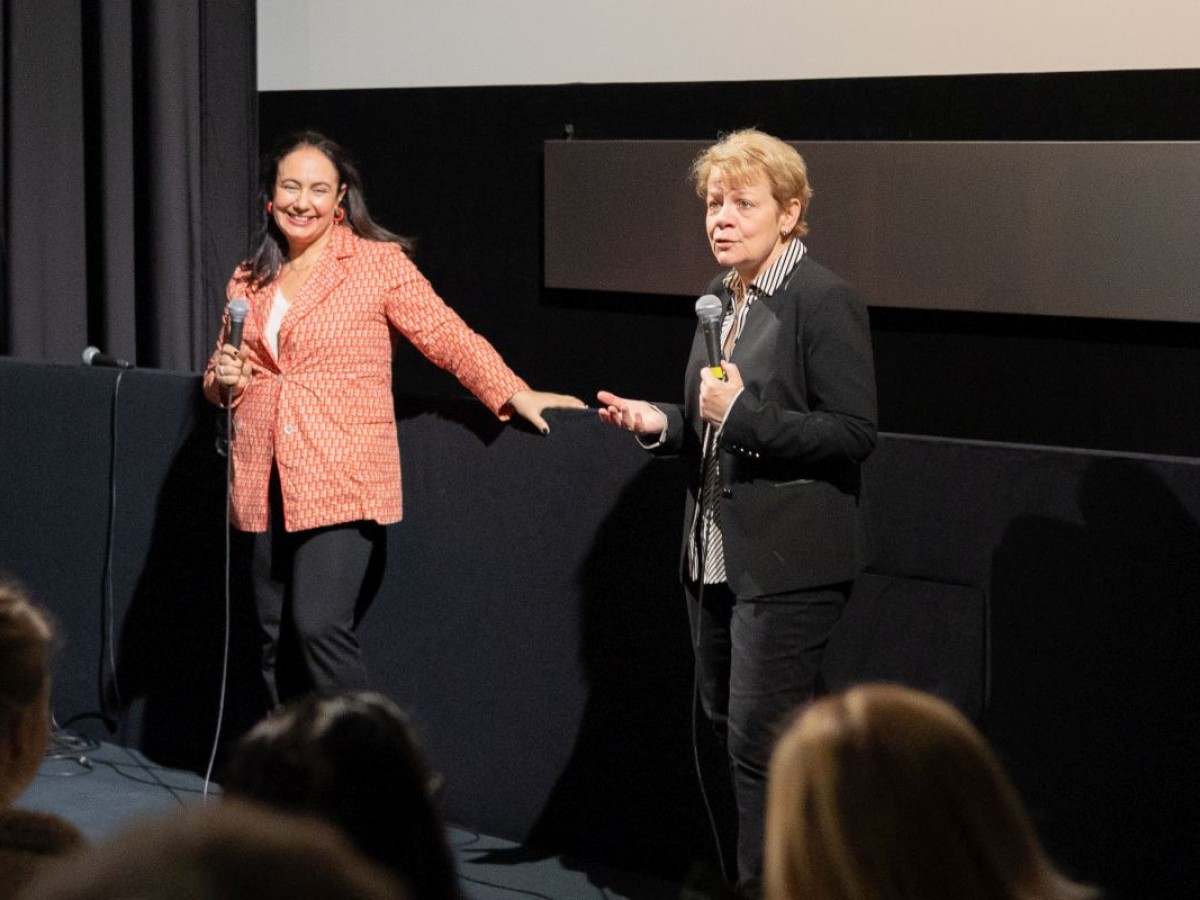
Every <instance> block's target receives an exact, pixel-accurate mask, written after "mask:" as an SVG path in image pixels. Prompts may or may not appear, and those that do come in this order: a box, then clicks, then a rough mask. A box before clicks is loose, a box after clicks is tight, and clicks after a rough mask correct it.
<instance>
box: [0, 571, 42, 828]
mask: <svg viewBox="0 0 1200 900" xmlns="http://www.w3.org/2000/svg"><path fill="white" fill-rule="evenodd" d="M53 640H54V629H53V628H52V626H51V624H50V621H49V617H48V616H47V615H46V614H45V613H44V612H42V611H41V610H39V609H38V608H37V607H36V606H34V605H33V604H31V603H30V602H29V598H28V596H27V595H26V593H25V591H24V589H23V588H21V587H20V585H18V584H16V583H15V582H10V581H3V582H0V809H2V808H5V807H7V806H9V805H10V804H11V803H12V802H13V800H15V799H16V798H17V797H18V796H20V794H21V792H22V791H24V790H25V788H26V787H28V786H29V782H31V781H32V780H33V777H34V776H35V775H36V774H37V770H38V766H39V765H40V763H41V761H42V756H43V755H44V754H45V752H46V746H47V744H48V743H49V741H50V665H51V661H50V657H51V644H52V642H53Z"/></svg>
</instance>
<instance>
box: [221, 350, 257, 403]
mask: <svg viewBox="0 0 1200 900" xmlns="http://www.w3.org/2000/svg"><path fill="white" fill-rule="evenodd" d="M252 371H253V370H252V369H251V366H250V360H248V359H246V358H245V357H244V356H242V355H241V354H240V353H239V352H238V348H237V347H235V346H233V344H225V345H224V346H222V347H221V352H220V353H218V354H217V360H216V363H215V364H214V365H213V378H214V379H215V380H216V382H217V384H219V385H221V386H222V387H224V388H227V389H229V390H230V392H231V393H232V395H233V396H235V397H236V396H237V395H238V394H240V393H241V392H242V391H244V390H245V389H246V385H248V384H249V383H250V375H251V372H252Z"/></svg>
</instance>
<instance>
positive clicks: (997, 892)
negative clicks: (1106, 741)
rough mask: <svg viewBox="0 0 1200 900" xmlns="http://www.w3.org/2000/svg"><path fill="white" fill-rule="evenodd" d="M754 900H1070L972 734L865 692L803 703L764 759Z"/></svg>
mask: <svg viewBox="0 0 1200 900" xmlns="http://www.w3.org/2000/svg"><path fill="white" fill-rule="evenodd" d="M765 882H766V896H767V900H799V898H807V897H821V898H823V900H861V898H872V900H900V898H906V900H907V898H917V897H972V898H977V900H1016V898H1022V900H1068V898H1071V900H1079V898H1088V897H1094V896H1095V892H1094V891H1093V890H1092V889H1090V888H1085V887H1082V886H1080V885H1077V884H1075V883H1073V882H1071V881H1068V880H1067V879H1066V878H1065V877H1063V876H1062V875H1061V874H1059V873H1058V872H1057V871H1056V870H1055V869H1054V867H1053V865H1052V864H1051V863H1050V861H1049V859H1048V858H1047V857H1046V854H1045V851H1044V850H1043V849H1042V846H1041V843H1040V842H1039V840H1038V838H1037V834H1036V833H1035V831H1034V829H1033V825H1032V823H1031V822H1030V820H1029V817H1028V815H1027V814H1026V812H1025V810H1024V808H1023V806H1022V805H1021V802H1020V799H1019V798H1018V796H1017V793H1016V790H1015V789H1014V788H1013V787H1012V784H1011V783H1010V782H1009V780H1008V777H1007V776H1006V775H1005V774H1004V771H1003V769H1002V767H1001V765H1000V762H999V760H998V759H997V758H996V756H995V754H994V753H993V752H992V750H991V749H990V748H989V747H988V744H987V742H986V741H985V740H984V738H983V736H982V735H981V734H980V733H979V732H978V731H977V730H976V729H975V727H974V726H972V725H971V723H970V722H968V721H967V719H966V718H965V717H964V716H963V715H962V714H961V713H959V712H958V711H957V710H956V709H954V708H953V707H952V706H950V705H949V704H948V703H945V702H943V701H941V700H939V699H937V698H936V697H932V696H929V695H927V694H922V693H921V692H919V691H914V690H911V689H909V688H903V687H899V686H895V685H864V686H860V687H855V688H852V689H850V690H848V691H846V692H845V693H843V694H838V695H834V696H831V697H825V698H823V699H821V700H818V701H816V702H814V703H813V704H812V705H811V706H810V707H808V709H807V710H806V711H805V712H804V713H803V714H802V715H801V716H800V717H799V718H798V719H797V720H796V721H795V723H794V724H793V725H792V726H791V727H790V728H789V729H788V730H787V732H786V733H785V734H784V735H783V737H782V738H781V739H780V741H779V743H778V745H777V746H776V748H775V752H774V754H773V757H772V760H771V768H770V774H769V782H768V797H767V826H766V846H765Z"/></svg>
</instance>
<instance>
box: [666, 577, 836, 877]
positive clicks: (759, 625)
mask: <svg viewBox="0 0 1200 900" xmlns="http://www.w3.org/2000/svg"><path fill="white" fill-rule="evenodd" d="M686 592H687V603H688V618H689V619H690V621H691V627H692V642H693V645H694V647H695V650H696V674H697V684H698V687H699V693H700V703H701V705H702V707H703V709H704V712H705V715H707V716H708V718H709V720H710V721H711V722H712V725H713V728H714V730H715V731H716V732H717V735H718V736H719V737H720V738H721V740H722V741H724V743H725V745H726V748H727V750H728V753H729V764H730V769H731V773H732V778H733V791H734V798H735V800H736V802H737V810H738V839H737V862H738V889H739V891H740V892H741V893H742V894H743V895H745V896H750V897H754V896H758V895H759V894H761V885H762V851H763V830H764V825H765V815H766V781H767V766H768V764H769V763H770V760H771V750H772V749H773V747H774V745H775V739H776V737H777V736H778V734H779V729H780V726H781V725H784V724H785V723H786V721H787V720H788V718H789V716H790V714H791V713H792V712H793V711H794V710H795V709H797V708H798V707H799V706H800V705H801V704H803V703H805V702H806V701H807V700H809V699H810V698H811V697H812V696H813V695H814V693H816V692H817V690H818V686H819V669H820V666H821V657H822V655H823V654H824V652H825V645H826V643H827V642H828V640H829V633H830V632H831V631H832V630H833V626H834V625H835V624H837V621H838V619H839V618H840V617H841V615H842V610H843V608H844V607H845V605H846V598H847V596H848V595H849V593H850V584H849V583H847V584H840V585H833V586H829V587H824V588H821V589H818V590H809V591H797V592H795V593H788V594H772V595H771V596H769V597H754V598H750V599H745V600H739V599H738V598H736V597H735V596H734V594H733V592H732V591H730V590H729V587H728V585H725V584H709V585H705V586H704V590H703V595H702V597H701V596H698V593H699V589H698V587H697V586H696V585H694V584H692V585H687V591H686Z"/></svg>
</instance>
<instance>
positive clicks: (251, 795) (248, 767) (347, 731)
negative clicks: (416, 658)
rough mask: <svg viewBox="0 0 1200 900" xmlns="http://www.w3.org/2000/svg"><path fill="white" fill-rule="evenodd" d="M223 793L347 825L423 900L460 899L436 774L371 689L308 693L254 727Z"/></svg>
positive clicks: (405, 726)
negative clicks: (438, 804) (436, 796)
mask: <svg viewBox="0 0 1200 900" xmlns="http://www.w3.org/2000/svg"><path fill="white" fill-rule="evenodd" d="M224 787H225V791H226V793H227V794H229V795H230V796H233V797H243V798H246V799H251V800H256V801H259V802H262V803H266V804H268V805H271V806H275V807H277V808H280V809H285V810H291V811H297V812H306V813H311V814H315V815H317V816H318V817H320V818H323V819H326V820H327V821H330V822H332V823H334V824H335V825H337V826H338V827H340V828H341V829H342V830H343V831H344V832H345V833H346V834H347V835H349V836H350V838H351V839H352V840H353V841H354V842H355V843H356V844H357V845H358V847H359V848H360V849H361V850H362V851H363V852H364V853H365V854H366V855H367V856H368V857H370V858H371V859H373V860H375V861H377V862H379V863H381V864H383V865H385V866H387V867H388V868H390V869H391V870H392V871H393V872H395V873H397V874H399V875H400V876H401V878H402V879H403V880H404V882H405V883H406V884H407V885H408V887H409V890H410V893H411V895H412V896H413V897H414V898H418V900H446V898H457V897H458V885H457V878H456V875H455V871H454V862H453V858H452V856H451V854H450V850H449V847H448V846H447V843H446V835H445V828H444V825H443V823H442V820H441V816H440V815H439V813H438V811H437V807H436V805H435V802H434V797H433V792H434V787H435V785H434V780H433V776H432V774H431V772H430V770H429V766H428V764H427V763H426V761H425V757H424V754H423V752H422V750H421V747H420V745H419V743H418V741H417V739H416V736H415V733H414V731H413V728H412V726H411V724H410V723H409V721H408V718H407V716H405V714H404V713H403V712H402V711H401V710H400V709H399V707H397V706H396V705H395V704H394V703H393V702H392V701H391V700H389V699H388V698H386V697H384V696H383V695H381V694H375V693H369V692H355V693H342V694H334V695H330V696H318V695H310V696H307V697H303V698H301V699H299V700H297V701H295V702H294V703H291V704H289V705H287V706H285V707H283V708H282V709H281V710H279V711H278V712H276V713H274V714H273V715H271V716H269V717H268V718H266V719H264V720H263V721H262V722H260V723H259V724H258V725H256V726H255V727H254V728H253V729H252V730H251V731H250V732H249V733H248V734H247V735H246V736H245V737H244V738H242V740H241V741H240V742H239V743H238V745H237V747H236V749H235V750H234V753H233V757H232V759H231V760H230V764H229V769H228V772H227V773H226V777H225V783H224Z"/></svg>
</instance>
